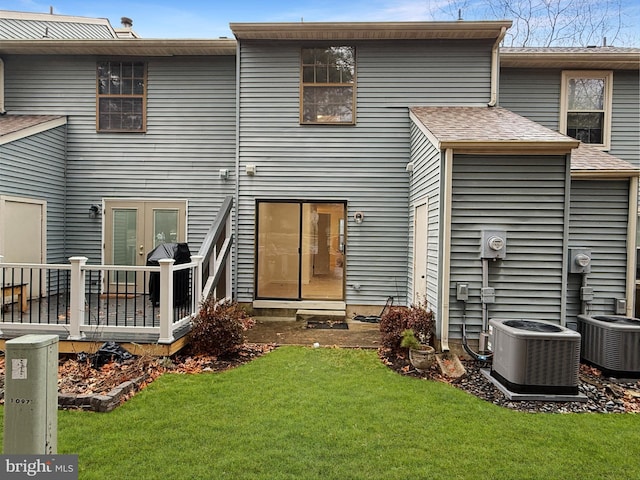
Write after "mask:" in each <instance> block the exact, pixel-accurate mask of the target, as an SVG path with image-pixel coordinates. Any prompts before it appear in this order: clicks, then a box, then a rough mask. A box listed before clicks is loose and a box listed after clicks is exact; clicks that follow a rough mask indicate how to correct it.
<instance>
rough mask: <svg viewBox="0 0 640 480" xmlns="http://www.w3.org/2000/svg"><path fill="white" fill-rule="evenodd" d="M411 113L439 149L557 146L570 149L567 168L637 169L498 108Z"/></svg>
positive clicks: (418, 109)
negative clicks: (569, 163)
mask: <svg viewBox="0 0 640 480" xmlns="http://www.w3.org/2000/svg"><path fill="white" fill-rule="evenodd" d="M410 110H411V113H412V114H413V115H414V116H415V118H417V119H418V120H419V121H420V123H422V125H423V126H424V127H425V128H426V129H427V130H428V131H429V132H430V133H431V134H432V135H433V137H435V139H437V140H438V141H439V142H440V145H439V147H440V148H448V147H453V148H464V147H465V146H473V145H474V144H476V145H492V146H493V147H494V148H496V150H497V149H500V148H504V147H509V146H514V145H515V146H517V145H521V146H523V147H524V148H525V149H526V148H531V152H533V151H534V148H535V146H536V145H539V146H544V145H558V146H560V147H562V146H564V147H566V151H567V153H568V152H569V151H571V170H572V171H581V172H601V171H609V172H619V173H627V174H630V175H633V176H635V175H637V174H638V168H637V167H634V166H633V165H632V164H631V163H629V162H627V161H625V160H621V159H619V158H617V157H614V156H613V155H610V154H608V153H606V152H603V151H602V150H599V149H597V148H595V147H593V146H591V145H585V144H581V143H579V144H578V143H576V142H577V140H575V139H573V138H571V137H567V136H566V135H562V134H560V133H558V132H555V131H553V130H550V129H548V128H546V127H544V126H542V125H540V124H538V123H536V122H534V121H532V120H529V119H527V118H525V117H522V116H520V115H518V114H516V113H513V112H511V111H510V110H507V109H505V108H501V107H412V108H411V109H410Z"/></svg>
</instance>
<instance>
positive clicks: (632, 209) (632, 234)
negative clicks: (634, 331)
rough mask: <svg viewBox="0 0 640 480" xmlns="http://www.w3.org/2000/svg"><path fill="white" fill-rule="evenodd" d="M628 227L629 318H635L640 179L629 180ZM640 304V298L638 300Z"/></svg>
mask: <svg viewBox="0 0 640 480" xmlns="http://www.w3.org/2000/svg"><path fill="white" fill-rule="evenodd" d="M628 223H629V224H628V225H627V295H626V296H627V312H626V316H627V317H633V308H632V307H633V305H632V304H633V302H632V301H631V299H632V298H633V297H634V295H635V283H636V282H635V269H636V265H637V263H636V262H637V261H638V260H637V259H636V251H637V250H636V248H637V245H636V231H637V228H638V177H631V178H630V179H629V220H628ZM636 302H640V298H636Z"/></svg>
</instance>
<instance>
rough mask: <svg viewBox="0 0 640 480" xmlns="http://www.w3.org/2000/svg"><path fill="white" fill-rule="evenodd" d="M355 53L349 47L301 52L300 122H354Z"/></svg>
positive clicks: (323, 48)
mask: <svg viewBox="0 0 640 480" xmlns="http://www.w3.org/2000/svg"><path fill="white" fill-rule="evenodd" d="M355 54H356V51H355V48H354V47H349V46H335V47H321V48H303V49H302V52H301V61H300V64H301V74H300V123H303V124H323V123H328V124H347V125H353V124H354V123H355V96H356V88H355V87H356V83H355V82H356V55H355Z"/></svg>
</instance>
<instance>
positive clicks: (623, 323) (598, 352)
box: [578, 315, 640, 377]
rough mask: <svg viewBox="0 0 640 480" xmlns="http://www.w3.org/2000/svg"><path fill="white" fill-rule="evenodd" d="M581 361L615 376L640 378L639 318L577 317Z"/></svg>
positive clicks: (612, 316) (610, 316)
mask: <svg viewBox="0 0 640 480" xmlns="http://www.w3.org/2000/svg"><path fill="white" fill-rule="evenodd" d="M578 331H579V332H580V334H581V335H582V358H583V359H584V360H585V361H586V362H587V363H590V364H592V365H594V366H596V367H598V368H599V369H601V370H602V371H603V373H605V374H606V375H611V376H614V377H616V376H617V377H638V376H640V318H631V317H624V316H619V315H595V316H593V317H591V316H587V315H578Z"/></svg>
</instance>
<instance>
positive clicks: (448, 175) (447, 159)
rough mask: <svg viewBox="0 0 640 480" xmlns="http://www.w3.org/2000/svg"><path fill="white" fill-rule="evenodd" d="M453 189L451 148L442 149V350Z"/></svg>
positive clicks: (446, 322) (446, 329)
mask: <svg viewBox="0 0 640 480" xmlns="http://www.w3.org/2000/svg"><path fill="white" fill-rule="evenodd" d="M452 189H453V150H452V149H451V148H447V149H446V150H445V151H444V191H443V192H442V199H441V201H442V203H443V210H442V283H441V285H442V287H441V288H442V291H441V292H442V296H441V302H442V308H441V311H440V319H441V326H442V329H441V332H440V345H441V348H442V351H443V352H447V351H449V297H450V296H451V294H450V288H449V281H450V277H451V272H450V269H451V197H452Z"/></svg>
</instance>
